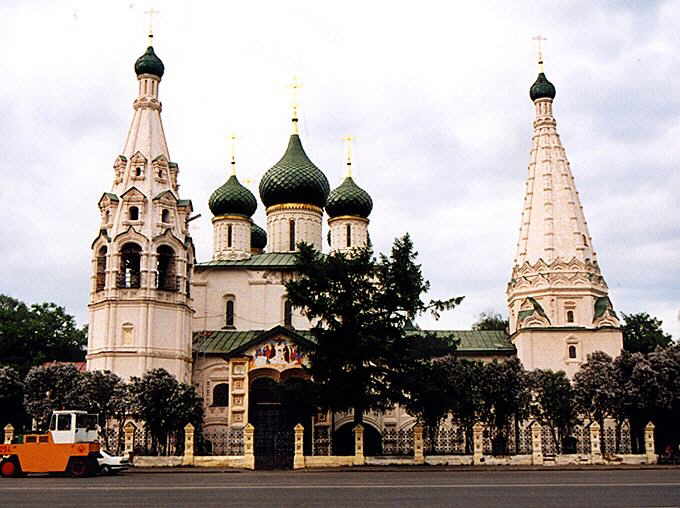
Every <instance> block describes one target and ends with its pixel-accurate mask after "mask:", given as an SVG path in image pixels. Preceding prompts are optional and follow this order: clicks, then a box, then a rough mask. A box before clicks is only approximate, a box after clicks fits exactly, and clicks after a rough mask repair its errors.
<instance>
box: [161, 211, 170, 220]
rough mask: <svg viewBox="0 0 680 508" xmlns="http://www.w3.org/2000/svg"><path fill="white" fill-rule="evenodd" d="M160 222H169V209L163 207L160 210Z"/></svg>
mask: <svg viewBox="0 0 680 508" xmlns="http://www.w3.org/2000/svg"><path fill="white" fill-rule="evenodd" d="M161 222H165V223H168V222H170V210H166V209H163V211H162V212H161Z"/></svg>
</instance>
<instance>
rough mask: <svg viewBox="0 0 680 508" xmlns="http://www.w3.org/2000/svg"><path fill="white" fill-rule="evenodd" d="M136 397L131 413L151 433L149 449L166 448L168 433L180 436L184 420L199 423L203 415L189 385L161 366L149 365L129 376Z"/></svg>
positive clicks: (198, 399) (195, 424)
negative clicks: (145, 368) (138, 376)
mask: <svg viewBox="0 0 680 508" xmlns="http://www.w3.org/2000/svg"><path fill="white" fill-rule="evenodd" d="M130 385H131V386H130V390H131V392H132V396H133V397H134V398H135V399H136V404H135V405H134V411H135V413H136V414H135V415H134V416H135V417H136V418H139V419H140V420H142V421H144V423H145V425H146V428H147V429H148V430H149V432H150V433H151V438H152V444H151V447H152V451H153V452H158V451H161V452H167V451H168V438H169V436H170V435H172V434H175V436H176V437H177V438H178V440H179V438H180V436H181V435H182V430H183V428H184V426H185V425H186V424H187V423H192V424H193V425H194V426H196V427H199V426H200V424H201V421H202V419H203V401H202V399H201V397H199V396H198V394H197V393H196V390H195V388H194V387H193V386H191V385H187V384H184V383H179V382H178V381H177V379H176V378H175V377H174V376H172V375H171V374H170V373H168V371H166V370H165V369H153V370H150V371H148V372H146V373H145V374H144V376H143V377H142V378H141V379H140V378H136V377H133V378H132V379H131V380H130Z"/></svg>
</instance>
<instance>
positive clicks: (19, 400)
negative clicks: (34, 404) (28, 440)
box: [0, 367, 26, 431]
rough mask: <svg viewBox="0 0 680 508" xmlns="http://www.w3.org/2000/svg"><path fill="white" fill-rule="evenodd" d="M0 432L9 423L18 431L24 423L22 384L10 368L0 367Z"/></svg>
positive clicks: (15, 372)
mask: <svg viewBox="0 0 680 508" xmlns="http://www.w3.org/2000/svg"><path fill="white" fill-rule="evenodd" d="M0 408H2V411H0V431H1V430H2V429H3V428H5V425H7V424H8V423H11V424H12V425H13V426H14V428H15V429H16V430H17V431H19V430H20V429H21V428H22V427H23V426H24V424H25V423H26V413H25V412H24V383H23V382H22V381H21V377H20V376H19V373H18V372H17V371H16V370H15V369H13V368H12V367H0Z"/></svg>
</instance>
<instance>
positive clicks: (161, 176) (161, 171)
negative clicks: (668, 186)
mask: <svg viewBox="0 0 680 508" xmlns="http://www.w3.org/2000/svg"><path fill="white" fill-rule="evenodd" d="M158 178H163V170H162V169H159V170H158Z"/></svg>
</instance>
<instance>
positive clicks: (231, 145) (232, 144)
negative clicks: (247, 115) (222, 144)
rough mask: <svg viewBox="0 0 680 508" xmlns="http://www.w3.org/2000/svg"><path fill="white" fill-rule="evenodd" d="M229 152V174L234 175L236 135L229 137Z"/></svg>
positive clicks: (232, 134)
mask: <svg viewBox="0 0 680 508" xmlns="http://www.w3.org/2000/svg"><path fill="white" fill-rule="evenodd" d="M229 151H230V152H231V174H232V175H236V134H234V133H233V132H232V133H231V134H230V135H229Z"/></svg>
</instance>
